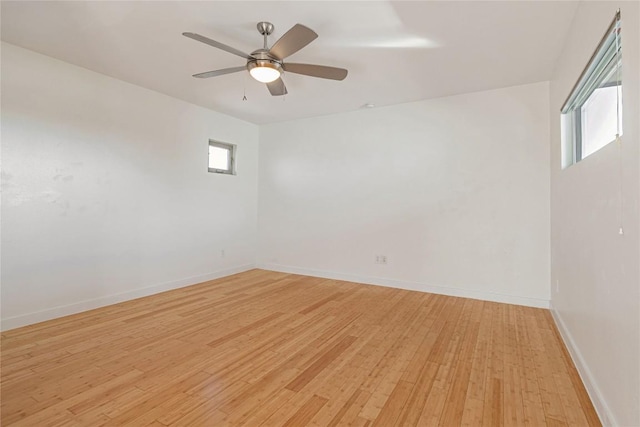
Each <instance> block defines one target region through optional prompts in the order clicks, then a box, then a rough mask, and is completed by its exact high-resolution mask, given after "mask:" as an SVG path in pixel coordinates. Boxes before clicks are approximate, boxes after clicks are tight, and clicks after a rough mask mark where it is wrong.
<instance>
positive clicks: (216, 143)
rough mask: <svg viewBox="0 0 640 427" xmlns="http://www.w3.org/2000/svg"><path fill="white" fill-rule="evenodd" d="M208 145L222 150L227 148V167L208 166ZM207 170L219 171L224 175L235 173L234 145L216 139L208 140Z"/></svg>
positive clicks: (208, 153)
mask: <svg viewBox="0 0 640 427" xmlns="http://www.w3.org/2000/svg"><path fill="white" fill-rule="evenodd" d="M210 147H216V148H222V149H223V150H227V151H228V153H229V157H228V159H229V161H228V166H229V167H228V169H218V168H212V167H209V164H210V156H211V154H210V151H209V148H210ZM207 170H208V172H211V173H220V174H224V175H235V174H236V145H235V144H229V143H227V142H222V141H216V140H214V139H210V140H209V145H208V146H207Z"/></svg>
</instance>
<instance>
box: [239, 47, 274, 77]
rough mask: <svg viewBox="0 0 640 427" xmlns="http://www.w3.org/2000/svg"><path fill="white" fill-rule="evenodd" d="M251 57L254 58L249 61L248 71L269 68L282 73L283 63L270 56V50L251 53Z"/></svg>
mask: <svg viewBox="0 0 640 427" xmlns="http://www.w3.org/2000/svg"><path fill="white" fill-rule="evenodd" d="M251 56H252V58H250V59H249V60H247V70H249V71H251V70H252V69H253V68H256V67H268V68H273V69H274V70H277V71H278V72H279V73H282V61H281V60H279V59H277V58H276V57H274V56H272V55H269V51H268V50H266V49H258V50H256V51H254V52H251Z"/></svg>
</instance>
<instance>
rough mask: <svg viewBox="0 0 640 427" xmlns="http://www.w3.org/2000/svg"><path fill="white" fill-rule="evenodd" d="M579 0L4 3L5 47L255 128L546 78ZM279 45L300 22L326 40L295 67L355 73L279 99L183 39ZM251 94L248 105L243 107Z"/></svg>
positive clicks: (306, 80)
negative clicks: (267, 32)
mask: <svg viewBox="0 0 640 427" xmlns="http://www.w3.org/2000/svg"><path fill="white" fill-rule="evenodd" d="M576 6H577V2H574V1H504V2H493V1H469V2H467V1H409V2H396V1H393V2H391V1H350V2H348V1H281V2H275V1H257V2H246V1H226V2H221V1H193V2H191V1H188V2H187V1H162V2H155V1H112V2H108V1H96V2H94V1H87V2H82V1H71V2H63V1H45V2H35V1H33V2H32V1H2V6H1V7H2V11H1V12H2V40H3V41H6V42H9V43H12V44H15V45H18V46H22V47H24V48H27V49H31V50H34V51H36V52H40V53H43V54H45V55H49V56H52V57H54V58H58V59H61V60H63V61H66V62H70V63H72V64H75V65H79V66H81V67H85V68H88V69H90V70H93V71H97V72H99V73H103V74H106V75H109V76H112V77H115V78H118V79H121V80H124V81H127V82H130V83H133V84H136V85H139V86H143V87H145V88H148V89H152V90H155V91H158V92H162V93H165V94H167V95H170V96H173V97H175V98H179V99H183V100H185V101H188V102H191V103H194V104H197V105H201V106H203V107H208V108H211V109H213V110H216V111H219V112H222V113H226V114H229V115H231V116H234V117H238V118H240V119H244V120H247V121H250V122H253V123H257V124H263V123H270V122H277V121H283V120H290V119H297V118H302V117H312V116H318V115H324V114H332V113H338V112H345V111H350V110H355V109H358V108H361V107H362V106H363V104H365V103H373V104H375V105H376V106H383V105H391V104H398V103H403V102H409V101H415V100H420V99H427V98H435V97H441V96H447V95H454V94H459V93H465V92H474V91H480V90H487V89H493V88H499V87H507V86H513V85H518V84H526V83H532V82H538V81H543V80H548V79H549V78H550V76H551V73H552V71H553V66H554V64H555V61H556V58H557V57H558V55H559V54H560V51H561V48H562V45H563V43H564V39H565V36H566V34H567V31H568V27H569V25H570V23H571V20H572V18H573V15H574V13H575V10H576ZM264 20H266V21H270V22H272V23H273V24H274V25H275V32H274V35H273V36H271V38H270V45H271V44H273V42H274V41H275V40H277V38H279V37H280V36H281V35H282V34H284V32H286V30H288V29H289V28H290V27H291V26H293V25H294V24H296V23H301V24H304V25H306V26H308V27H310V28H312V29H313V30H315V31H316V32H317V33H318V34H319V37H318V38H317V39H316V40H315V41H314V42H312V43H311V44H310V45H308V46H307V47H306V48H304V49H303V50H301V51H299V52H298V53H296V54H294V55H292V56H291V57H290V58H288V60H290V61H291V62H306V63H315V64H323V65H331V66H337V67H342V68H347V69H348V70H349V75H348V76H347V78H346V79H345V80H344V81H341V82H339V81H332V80H324V79H317V78H312V77H306V76H300V75H296V74H291V73H289V74H287V75H285V76H284V80H285V83H286V85H287V88H288V90H289V94H288V95H287V96H285V97H272V96H270V95H269V92H268V91H267V89H266V87H264V85H263V84H261V83H258V82H257V81H255V80H253V79H252V78H250V77H249V75H248V73H246V72H241V73H236V74H229V75H225V76H220V77H214V78H210V79H206V80H202V79H195V78H193V77H191V75H192V74H194V73H199V72H204V71H210V70H215V69H218V68H226V67H233V66H240V65H243V60H242V58H239V57H237V56H234V55H232V54H229V53H227V52H224V51H221V50H218V49H215V48H213V47H210V46H207V45H205V44H202V43H198V42H196V41H194V40H191V39H188V38H186V37H183V36H182V35H181V33H183V32H185V31H190V32H195V33H199V34H202V35H204V36H207V37H210V38H213V39H215V40H217V41H220V42H222V43H225V44H228V45H231V46H233V47H236V48H237V49H239V50H242V51H245V52H251V51H253V50H255V49H257V48H260V47H262V36H261V35H260V34H259V33H258V32H257V30H256V23H257V22H258V21H264ZM245 90H246V96H247V98H248V100H247V101H243V100H242V97H243V93H244V91H245Z"/></svg>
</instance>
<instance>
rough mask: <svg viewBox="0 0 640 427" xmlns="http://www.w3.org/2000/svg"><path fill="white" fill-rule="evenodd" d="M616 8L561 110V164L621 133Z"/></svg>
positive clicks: (586, 154)
mask: <svg viewBox="0 0 640 427" xmlns="http://www.w3.org/2000/svg"><path fill="white" fill-rule="evenodd" d="M621 68H622V38H621V30H620V12H618V13H617V14H616V16H615V18H614V20H613V22H612V23H611V25H610V26H609V28H608V29H607V32H606V33H605V35H604V37H603V39H602V41H601V42H600V44H599V45H598V47H597V48H596V51H595V52H594V54H593V56H592V57H591V60H590V61H589V63H588V64H587V66H586V68H585V69H584V71H583V72H582V75H581V76H580V78H579V79H578V82H577V83H576V85H575V86H574V88H573V90H572V91H571V94H570V95H569V97H568V98H567V101H566V102H565V104H564V105H563V107H562V110H561V113H562V114H561V116H562V120H561V126H562V147H563V153H564V154H563V159H562V160H563V161H562V165H563V167H567V166H569V165H571V164H573V163H577V162H579V161H580V160H582V159H584V158H585V157H587V156H589V155H591V154H593V153H595V152H596V151H598V150H599V149H601V148H602V147H604V146H605V145H607V144H609V143H611V142H613V141H615V139H616V138H617V137H618V136H620V135H622V77H621V76H622V74H621Z"/></svg>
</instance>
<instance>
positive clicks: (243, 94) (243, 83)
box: [242, 73, 247, 101]
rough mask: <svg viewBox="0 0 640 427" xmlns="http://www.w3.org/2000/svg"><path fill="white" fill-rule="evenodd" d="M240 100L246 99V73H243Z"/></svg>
mask: <svg viewBox="0 0 640 427" xmlns="http://www.w3.org/2000/svg"><path fill="white" fill-rule="evenodd" d="M242 100H243V101H246V100H247V74H246V73H245V75H244V77H243V79H242Z"/></svg>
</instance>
